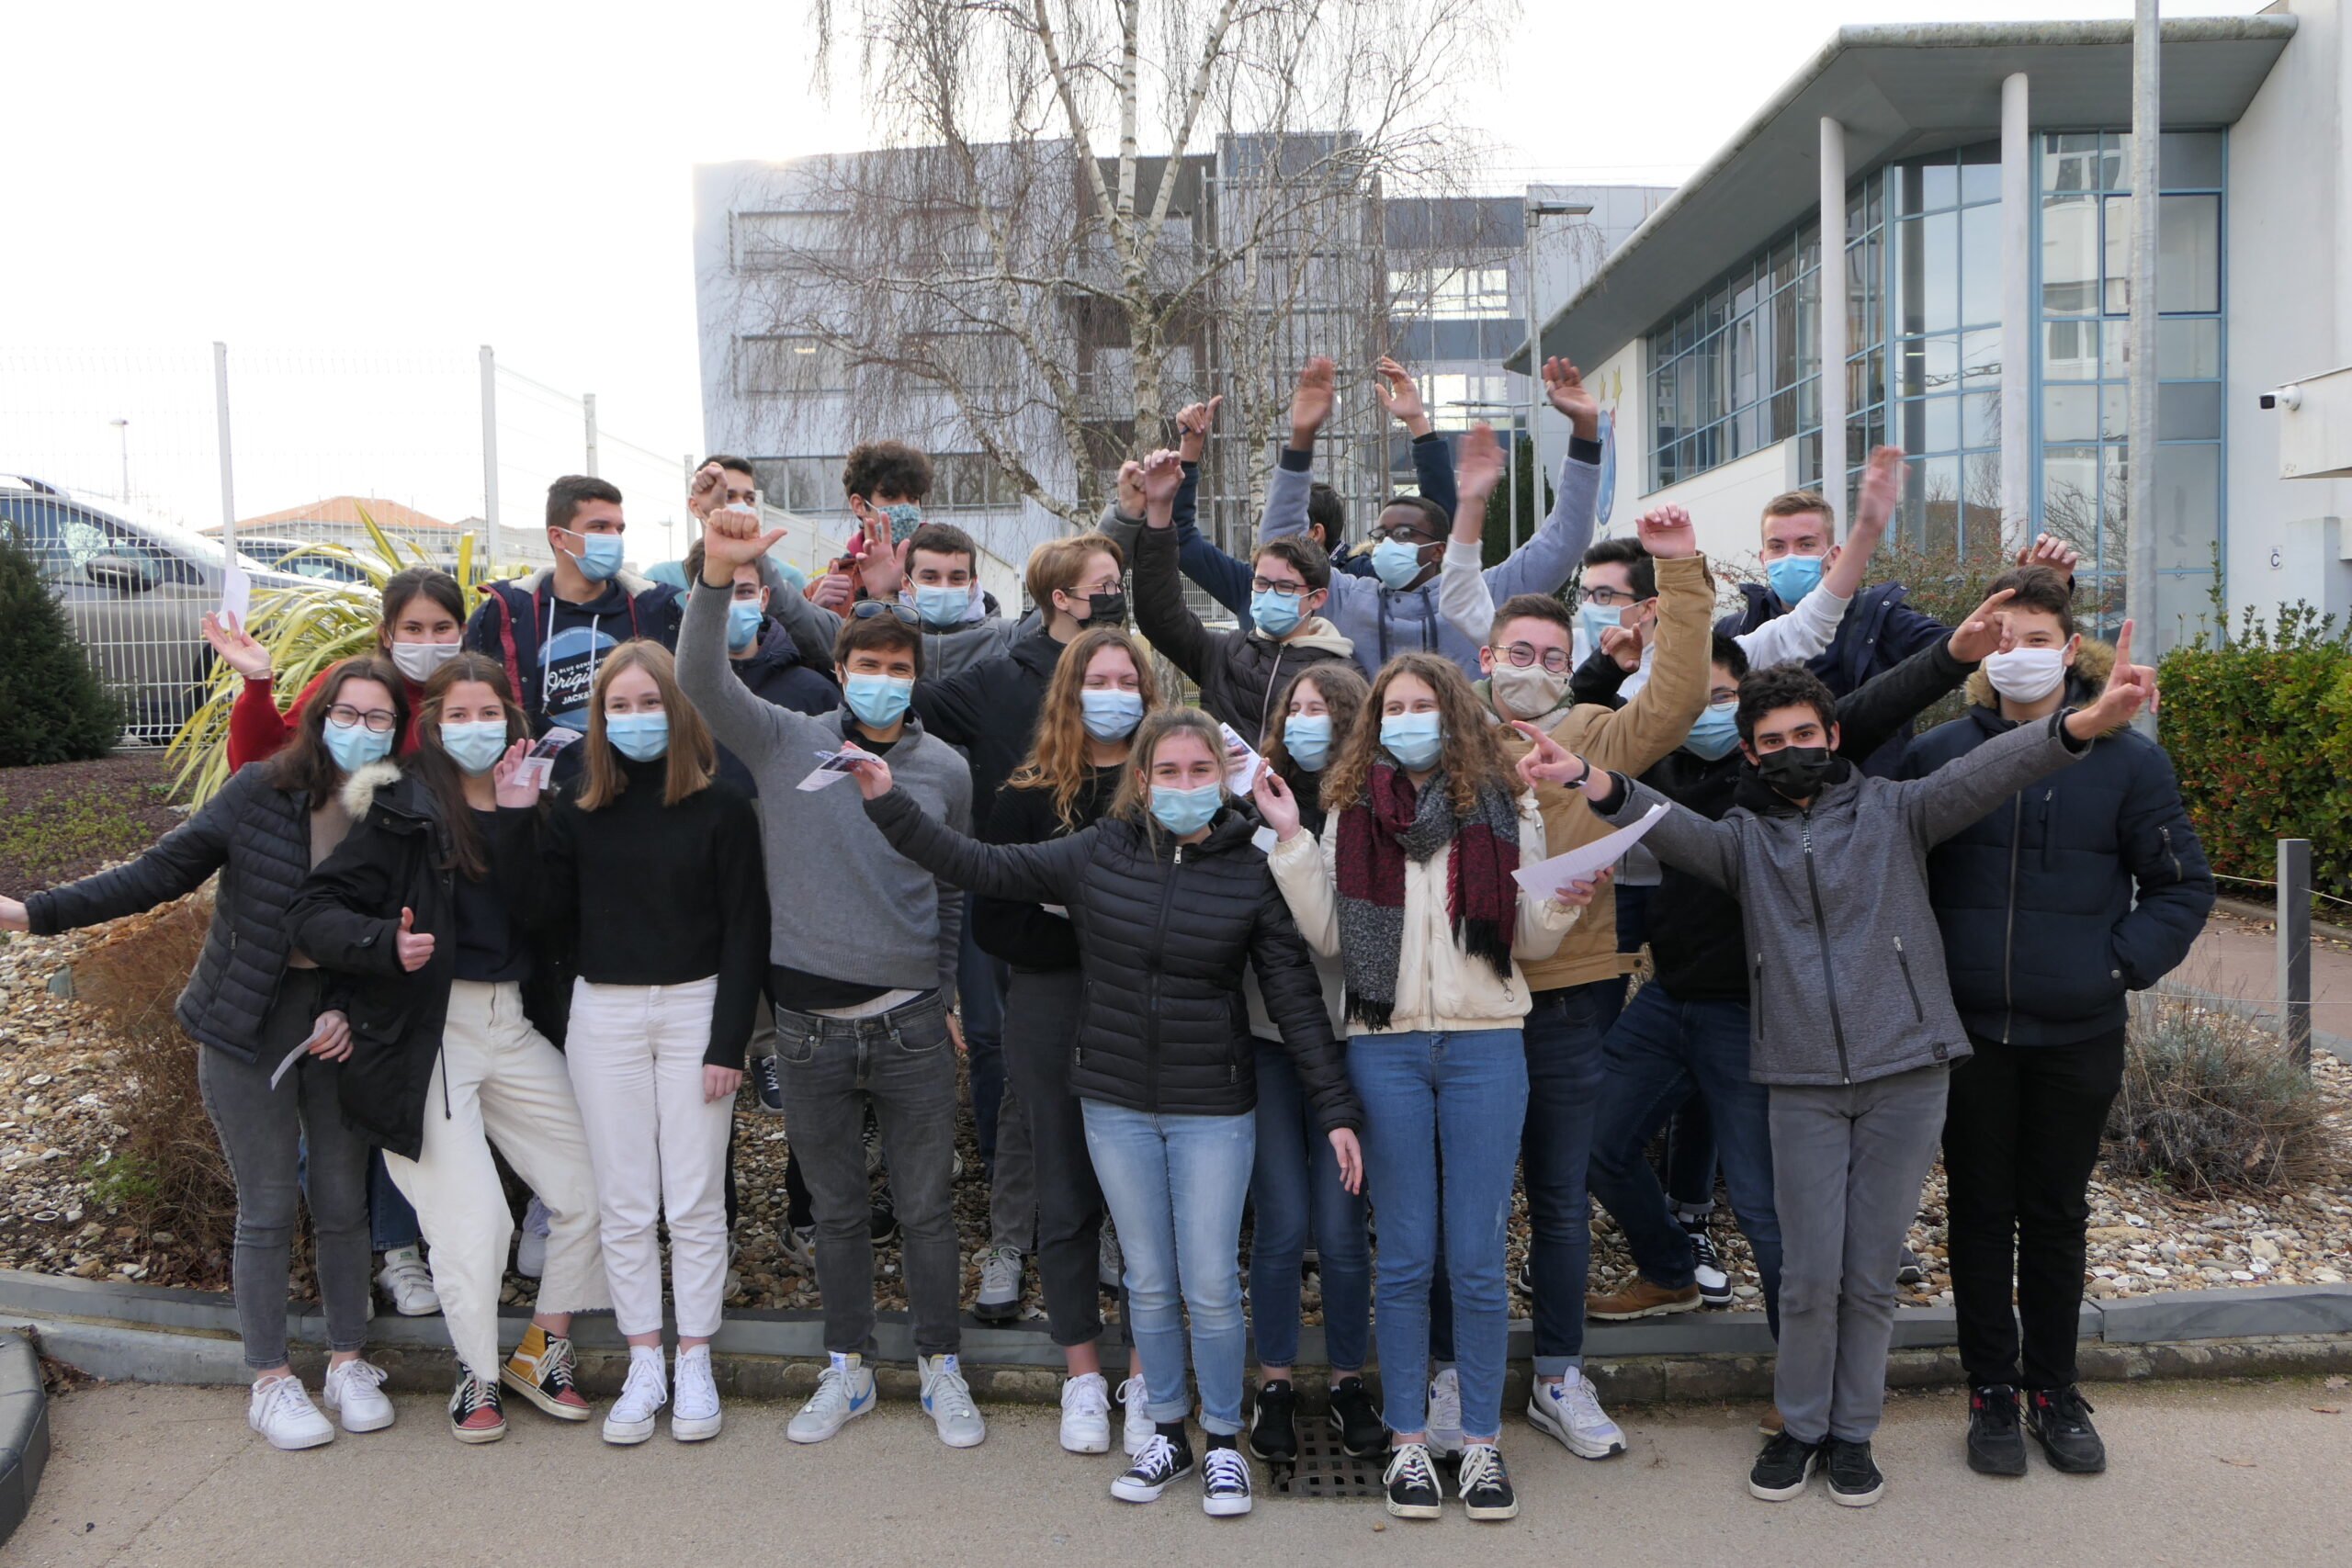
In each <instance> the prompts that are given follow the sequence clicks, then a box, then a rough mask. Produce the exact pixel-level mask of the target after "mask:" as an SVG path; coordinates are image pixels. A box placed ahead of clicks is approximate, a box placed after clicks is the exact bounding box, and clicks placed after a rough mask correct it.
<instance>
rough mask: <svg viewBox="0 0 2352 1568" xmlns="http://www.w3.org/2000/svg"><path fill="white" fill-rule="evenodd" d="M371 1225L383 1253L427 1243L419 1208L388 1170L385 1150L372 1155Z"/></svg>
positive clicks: (369, 1196) (369, 1167)
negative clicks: (385, 1162)
mask: <svg viewBox="0 0 2352 1568" xmlns="http://www.w3.org/2000/svg"><path fill="white" fill-rule="evenodd" d="M368 1224H369V1225H370V1226H371V1227H373V1231H374V1235H373V1236H372V1237H371V1239H372V1240H373V1242H374V1243H375V1247H376V1250H377V1251H379V1252H390V1250H391V1249H392V1248H394V1247H414V1246H416V1245H417V1243H419V1242H421V1241H423V1240H424V1230H423V1228H422V1227H420V1226H419V1225H418V1224H417V1223H416V1209H415V1207H414V1206H413V1205H412V1204H411V1203H410V1202H409V1201H408V1199H407V1198H406V1196H404V1195H403V1194H402V1193H401V1190H400V1188H399V1186H398V1185H397V1184H396V1183H394V1182H393V1180H392V1177H391V1173H390V1171H388V1170H386V1169H385V1168H384V1151H383V1150H381V1149H377V1150H374V1151H372V1152H371V1153H370V1154H369V1156H368Z"/></svg>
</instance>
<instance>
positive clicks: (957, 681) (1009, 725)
mask: <svg viewBox="0 0 2352 1568" xmlns="http://www.w3.org/2000/svg"><path fill="white" fill-rule="evenodd" d="M1062 648H1063V645H1062V644H1061V643H1058V642H1056V641H1055V640H1054V639H1053V638H1052V637H1049V636H1047V635H1046V632H1045V631H1044V630H1043V629H1040V630H1037V631H1034V632H1031V633H1029V634H1028V635H1027V636H1025V637H1022V638H1021V639H1020V640H1019V641H1018V642H1015V643H1014V644H1013V645H1012V647H1011V648H1010V649H1006V650H1005V652H1004V654H1003V655H1002V656H1001V658H996V659H989V660H982V661H981V662H979V663H978V664H975V665H973V666H972V667H971V668H970V669H968V670H967V671H964V672H963V673H962V674H960V675H956V676H951V677H950V678H948V679H947V680H944V681H918V682H915V695H914V710H915V716H916V717H917V718H919V719H921V720H922V727H923V728H925V729H926V730H929V731H930V732H931V733H932V734H933V735H934V736H936V737H938V738H939V739H942V740H944V741H946V742H947V743H948V744H949V745H950V746H953V747H955V748H956V750H958V751H961V752H963V753H964V755H965V757H966V759H967V760H968V761H970V762H971V764H972V829H973V830H974V831H975V832H978V830H980V829H983V828H985V827H987V826H988V820H989V808H990V807H993V806H995V804H996V797H997V792H998V791H999V790H1001V789H1002V788H1003V787H1004V781H1005V780H1006V779H1008V778H1010V777H1012V770H1013V769H1015V768H1017V767H1019V766H1020V765H1021V759H1022V758H1023V757H1025V756H1027V755H1028V754H1029V745H1030V742H1031V740H1032V739H1034V738H1035V735H1036V732H1037V710H1038V709H1039V708H1042V707H1044V706H1045V705H1046V682H1048V681H1051V680H1052V679H1053V678H1054V666H1055V665H1056V664H1057V663H1058V662H1060V660H1061V656H1062Z"/></svg>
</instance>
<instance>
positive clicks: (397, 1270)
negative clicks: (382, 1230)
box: [376, 1247, 441, 1317]
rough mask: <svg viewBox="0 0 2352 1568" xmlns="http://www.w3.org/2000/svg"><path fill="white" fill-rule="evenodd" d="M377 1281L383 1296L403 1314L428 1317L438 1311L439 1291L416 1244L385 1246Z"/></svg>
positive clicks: (422, 1252) (439, 1306) (394, 1309)
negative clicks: (413, 1245) (387, 1247)
mask: <svg viewBox="0 0 2352 1568" xmlns="http://www.w3.org/2000/svg"><path fill="white" fill-rule="evenodd" d="M376 1283H378V1284H379V1285H381V1286H382V1287H383V1288H384V1299H385V1300H387V1301H389V1302H390V1303H392V1310H393V1311H394V1312H396V1313H398V1314H401V1316H402V1317H431V1316H432V1315H433V1314H435V1313H436V1312H439V1311H440V1310H441V1297H440V1294H439V1292H436V1291H435V1290H434V1288H433V1270H432V1269H427V1268H426V1267H425V1266H424V1251H423V1249H421V1248H419V1247H391V1248H389V1249H387V1250H386V1252H385V1253H384V1267H383V1268H382V1269H379V1270H378V1271H377V1274H376Z"/></svg>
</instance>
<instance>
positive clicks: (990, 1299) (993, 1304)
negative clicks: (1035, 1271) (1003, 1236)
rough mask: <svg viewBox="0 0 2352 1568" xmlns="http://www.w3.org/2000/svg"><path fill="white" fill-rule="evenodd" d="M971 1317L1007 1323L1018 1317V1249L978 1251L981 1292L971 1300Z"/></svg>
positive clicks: (1019, 1281) (1019, 1279)
mask: <svg viewBox="0 0 2352 1568" xmlns="http://www.w3.org/2000/svg"><path fill="white" fill-rule="evenodd" d="M972 1315H973V1316H974V1317H977V1318H978V1319H979V1320H980V1321H981V1322H982V1323H1010V1322H1011V1321H1012V1320H1013V1319H1014V1318H1016V1317H1019V1316H1020V1315H1021V1249H1020V1248H1019V1247H982V1248H981V1249H980V1293H979V1294H978V1296H976V1297H974V1298H973V1300H972Z"/></svg>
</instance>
